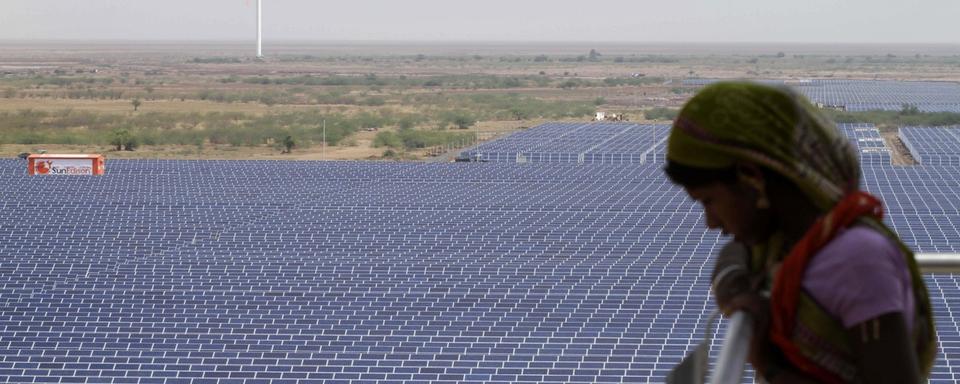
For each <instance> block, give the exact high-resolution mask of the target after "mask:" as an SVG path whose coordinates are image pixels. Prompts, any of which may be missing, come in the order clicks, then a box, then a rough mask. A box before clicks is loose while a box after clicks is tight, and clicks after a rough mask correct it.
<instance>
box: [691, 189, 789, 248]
mask: <svg viewBox="0 0 960 384" xmlns="http://www.w3.org/2000/svg"><path fill="white" fill-rule="evenodd" d="M684 189H686V191H687V194H688V195H690V197H691V198H692V199H694V200H696V201H698V202H700V204H701V205H702V206H703V213H704V216H706V218H707V228H709V229H720V230H721V231H722V232H723V234H724V235H732V236H733V238H734V240H735V241H737V242H740V243H743V244H746V245H753V244H757V243H759V242H761V241H764V240H766V238H767V237H769V236H770V234H771V233H772V232H773V227H774V221H773V220H772V215H771V213H770V210H769V209H760V208H757V199H758V193H757V191H756V190H755V189H753V188H750V187H747V186H745V185H743V184H742V183H739V182H734V183H725V182H717V183H711V184H707V185H704V186H699V187H686V188H684Z"/></svg>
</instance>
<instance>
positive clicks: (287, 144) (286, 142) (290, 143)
mask: <svg viewBox="0 0 960 384" xmlns="http://www.w3.org/2000/svg"><path fill="white" fill-rule="evenodd" d="M296 145H297V142H296V141H294V140H293V136H290V135H287V137H284V138H283V153H290V152H292V151H293V147H294V146H296Z"/></svg>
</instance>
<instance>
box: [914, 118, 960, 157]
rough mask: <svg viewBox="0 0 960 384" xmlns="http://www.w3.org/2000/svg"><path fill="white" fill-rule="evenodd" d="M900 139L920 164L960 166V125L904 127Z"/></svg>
mask: <svg viewBox="0 0 960 384" xmlns="http://www.w3.org/2000/svg"><path fill="white" fill-rule="evenodd" d="M900 140H901V141H903V144H904V145H906V146H907V149H909V150H910V153H911V154H912V155H913V158H914V159H915V160H916V161H917V162H919V163H920V164H923V165H950V166H960V151H958V148H960V126H950V127H939V128H937V129H931V128H930V127H903V128H900Z"/></svg>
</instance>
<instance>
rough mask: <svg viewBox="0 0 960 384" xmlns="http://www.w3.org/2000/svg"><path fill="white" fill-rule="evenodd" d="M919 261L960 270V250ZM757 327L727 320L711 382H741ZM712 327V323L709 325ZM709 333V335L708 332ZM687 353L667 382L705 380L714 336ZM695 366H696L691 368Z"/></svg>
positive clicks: (930, 267)
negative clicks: (704, 373)
mask: <svg viewBox="0 0 960 384" xmlns="http://www.w3.org/2000/svg"><path fill="white" fill-rule="evenodd" d="M915 258H916V260H917V265H918V266H919V267H920V270H921V271H922V272H923V273H960V254H957V253H918V254H916V255H915ZM752 328H753V324H752V321H751V320H750V315H748V314H747V313H745V312H737V313H734V314H733V315H731V316H730V318H729V319H728V320H727V332H726V334H725V335H724V340H723V344H722V346H721V349H720V355H719V356H718V357H717V362H716V365H715V369H714V371H713V372H712V374H711V375H710V380H709V383H711V384H718V383H739V382H742V381H743V370H744V367H745V365H746V363H747V352H748V351H749V347H750V337H751V331H752ZM707 329H710V326H709V325H708V326H707ZM708 337H709V336H708ZM704 343H705V344H706V345H701V346H700V347H698V348H697V349H696V350H695V351H694V352H693V353H692V354H691V355H690V356H687V358H686V359H684V362H682V363H681V364H680V365H678V366H677V367H676V368H674V371H673V372H672V373H671V375H670V377H668V378H667V382H669V383H676V384H686V383H689V384H702V383H704V377H703V372H705V371H706V364H707V358H706V356H704V355H703V354H706V353H707V352H708V351H709V344H710V340H709V339H707V340H705V341H704ZM691 367H692V368H691Z"/></svg>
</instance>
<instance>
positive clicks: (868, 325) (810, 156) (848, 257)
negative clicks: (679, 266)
mask: <svg viewBox="0 0 960 384" xmlns="http://www.w3.org/2000/svg"><path fill="white" fill-rule="evenodd" d="M665 171H666V173H667V175H668V176H669V177H670V178H671V180H673V181H674V182H675V183H677V184H679V185H681V186H682V187H684V189H685V190H686V192H687V193H688V194H689V195H690V197H691V198H693V199H694V200H696V201H698V202H700V203H701V204H702V205H703V210H704V214H705V216H706V224H707V227H708V228H710V229H720V230H721V231H722V232H723V233H724V234H729V235H732V236H733V242H731V244H728V245H727V246H726V247H725V248H724V251H723V252H721V256H720V257H719V258H718V259H717V261H716V265H715V268H714V292H715V296H716V298H717V301H718V304H719V306H720V308H721V310H723V311H724V313H727V314H729V313H731V312H733V311H738V310H745V311H748V312H749V313H750V314H751V315H752V316H753V319H754V324H755V325H754V333H753V335H754V336H753V340H752V342H751V351H750V362H751V364H752V365H753V367H754V369H755V370H756V371H757V373H758V376H759V377H762V378H764V379H765V380H766V381H768V382H771V383H804V382H827V383H846V382H854V383H859V382H863V383H913V382H920V381H922V380H924V379H925V378H926V377H927V376H928V375H929V373H930V369H931V367H932V365H933V359H934V356H935V354H936V337H935V335H934V328H933V318H932V315H931V310H930V300H929V298H928V295H927V290H926V287H925V286H924V284H923V280H922V277H921V276H920V274H919V272H918V269H917V266H916V262H915V261H914V258H913V254H912V252H911V251H910V250H909V249H908V248H907V247H906V246H904V245H903V243H902V242H901V241H900V240H899V238H898V237H897V236H896V234H894V233H893V232H892V231H891V230H889V229H888V228H887V227H886V226H885V225H884V224H883V223H882V222H881V216H882V207H881V204H880V202H879V200H877V199H876V198H874V197H873V196H870V195H869V194H867V193H865V192H862V191H860V190H859V189H858V186H859V184H860V169H859V164H858V160H857V155H856V153H855V151H854V150H853V148H852V147H851V145H850V143H849V142H848V141H847V140H846V138H845V137H844V136H843V135H842V134H841V133H840V132H838V131H837V129H836V127H835V126H834V125H833V124H832V123H830V122H829V121H827V120H826V119H825V118H824V117H823V116H822V115H821V114H819V113H818V112H816V110H815V109H814V107H812V106H811V105H810V103H809V102H807V101H806V100H805V99H803V98H802V97H801V96H799V95H797V94H796V93H795V92H793V91H791V90H789V89H787V88H780V87H773V86H766V85H761V84H755V83H748V82H723V83H717V84H714V85H710V86H708V87H705V88H704V89H703V90H702V91H700V92H699V93H698V94H697V95H696V96H694V97H693V98H692V99H691V100H690V101H689V102H688V103H687V104H686V105H685V106H684V107H683V109H682V110H681V111H680V113H679V115H678V117H677V119H676V121H675V123H674V125H673V128H672V130H671V133H670V137H669V142H668V146H667V166H666V169H665Z"/></svg>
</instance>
